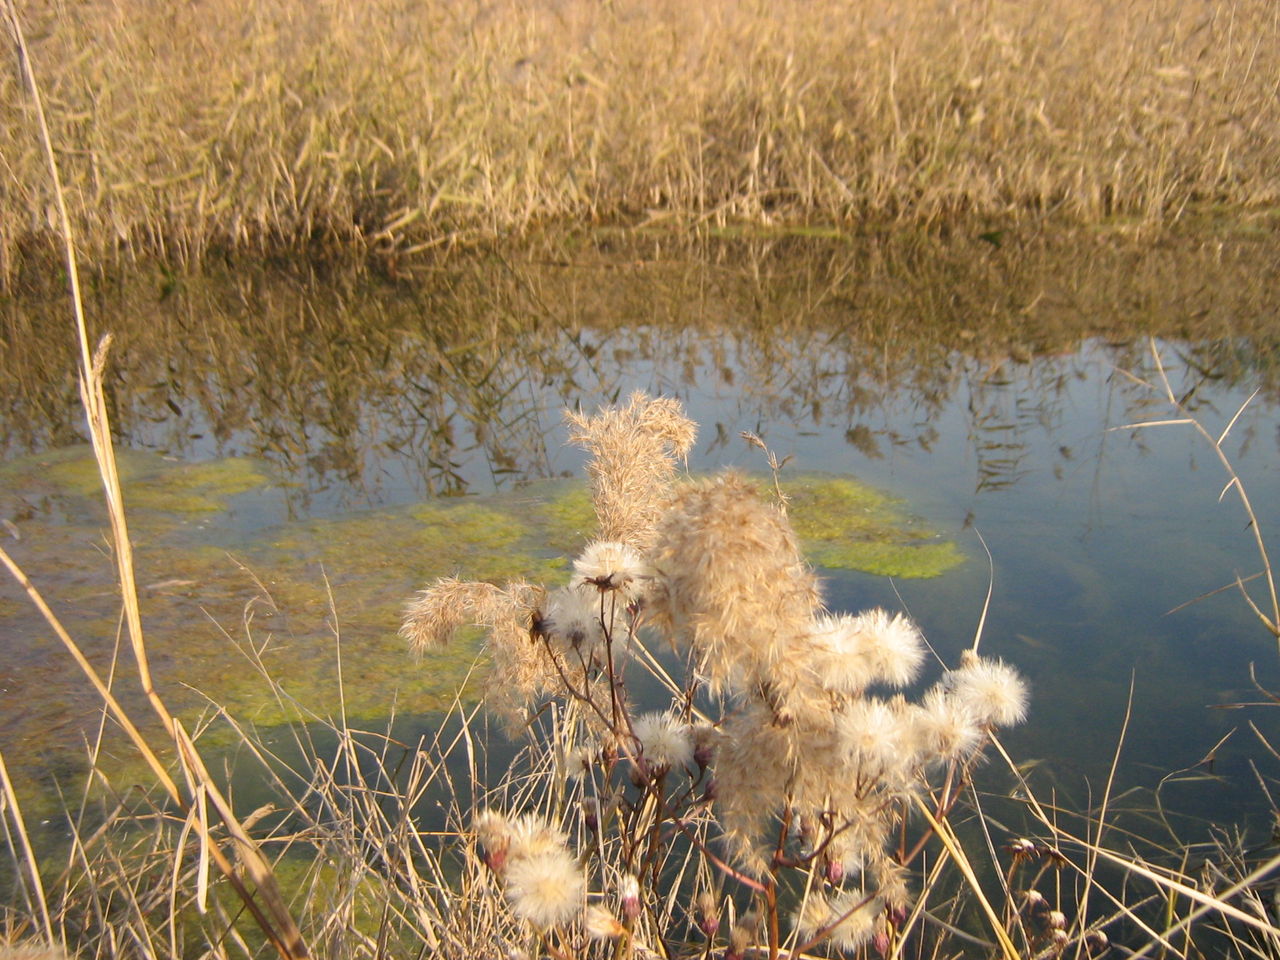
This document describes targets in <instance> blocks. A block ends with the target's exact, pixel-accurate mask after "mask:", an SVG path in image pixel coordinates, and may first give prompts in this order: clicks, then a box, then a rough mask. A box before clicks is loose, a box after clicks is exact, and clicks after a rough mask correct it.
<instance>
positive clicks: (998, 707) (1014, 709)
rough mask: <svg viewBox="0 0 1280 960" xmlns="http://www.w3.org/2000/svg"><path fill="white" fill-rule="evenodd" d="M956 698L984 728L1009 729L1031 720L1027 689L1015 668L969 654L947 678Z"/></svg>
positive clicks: (945, 679) (967, 653)
mask: <svg viewBox="0 0 1280 960" xmlns="http://www.w3.org/2000/svg"><path fill="white" fill-rule="evenodd" d="M943 680H944V683H945V684H946V685H947V687H948V688H949V689H950V690H951V693H952V696H954V697H955V698H956V701H957V702H958V703H959V704H960V705H961V706H962V707H963V708H964V709H966V710H968V711H969V712H970V713H971V714H972V715H973V718H974V719H975V720H976V721H977V722H978V723H980V724H983V725H987V724H989V725H991V726H995V727H1007V726H1010V725H1012V724H1015V723H1021V722H1022V721H1023V720H1025V719H1026V717H1027V685H1026V684H1025V683H1023V681H1022V678H1021V677H1019V676H1018V672H1017V671H1016V670H1014V669H1013V667H1011V666H1009V665H1008V664H1006V663H1004V662H1003V661H1001V660H985V659H983V658H981V657H978V656H976V655H974V654H972V653H971V652H966V655H965V657H964V659H963V660H962V662H961V665H960V669H959V670H953V671H951V672H950V673H948V674H947V675H946V676H945V677H944V678H943Z"/></svg>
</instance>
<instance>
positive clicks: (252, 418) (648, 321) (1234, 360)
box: [0, 238, 1277, 515]
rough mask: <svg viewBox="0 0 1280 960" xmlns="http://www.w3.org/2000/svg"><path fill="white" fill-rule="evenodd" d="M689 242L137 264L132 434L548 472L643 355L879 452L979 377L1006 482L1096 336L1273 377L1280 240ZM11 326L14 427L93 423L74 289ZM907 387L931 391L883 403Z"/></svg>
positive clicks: (645, 369) (120, 301)
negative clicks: (584, 419) (429, 255)
mask: <svg viewBox="0 0 1280 960" xmlns="http://www.w3.org/2000/svg"><path fill="white" fill-rule="evenodd" d="M697 253H698V256H696V257H695V256H691V253H690V251H689V250H688V249H686V248H677V249H675V250H668V249H666V247H665V246H664V243H663V242H662V241H657V240H655V241H651V242H645V241H643V240H632V241H629V242H628V243H625V244H624V243H622V242H621V241H604V240H600V241H598V242H596V243H582V244H579V245H577V246H572V247H566V246H564V245H560V246H555V247H552V246H550V245H549V246H548V247H547V248H546V249H532V250H524V251H520V252H519V253H508V254H500V253H498V252H491V253H489V254H487V255H482V256H472V257H467V258H460V259H456V260H448V261H444V262H442V263H440V264H438V265H437V266H436V267H434V268H433V269H432V270H431V271H430V272H429V273H427V274H425V275H423V276H421V277H419V278H418V279H417V280H416V281H415V282H414V283H413V284H387V283H383V282H379V281H377V280H375V279H371V278H367V277H363V278H362V277H357V276H351V275H342V276H324V275H319V274H316V273H304V274H298V273H289V272H276V273H269V272H265V271H263V270H262V269H260V268H257V269H253V270H248V271H245V270H228V271H226V272H225V273H223V274H221V275H218V276H205V277H199V278H173V277H170V276H167V275H153V276H131V277H129V278H128V279H126V280H122V281H119V282H118V283H108V282H105V281H104V282H102V283H100V284H99V285H98V288H97V290H96V296H95V297H94V299H93V302H92V304H91V310H90V312H91V318H92V321H93V325H94V327H95V328H96V329H97V330H99V331H111V332H112V333H113V334H115V336H116V338H117V344H118V346H117V348H116V350H115V357H114V363H113V365H112V376H113V380H112V391H111V398H112V400H113V403H114V414H115V426H116V430H117V433H118V435H119V437H120V439H121V440H122V441H123V442H124V443H126V444H127V445H130V446H135V447H144V448H149V449H155V450H158V451H162V452H165V453H168V454H171V455H174V456H179V457H183V458H197V459H199V458H207V457H216V456H227V455H232V454H243V455H248V456H253V457H260V458H263V459H265V460H266V461H268V462H269V463H270V464H272V465H273V466H274V467H275V469H276V470H277V471H278V472H279V474H280V475H281V476H282V477H284V478H286V480H287V484H288V487H287V497H288V500H289V503H290V504H291V506H292V507H293V509H294V510H295V511H296V512H297V513H298V514H300V515H306V514H309V513H311V512H313V511H315V510H317V509H319V510H321V511H322V512H323V511H326V510H329V509H334V508H338V507H348V506H352V505H355V504H358V503H367V504H372V503H380V502H387V501H394V500H395V499H398V498H403V497H404V496H405V495H407V494H408V493H409V492H415V493H421V492H443V493H455V494H456V493H461V492H464V491H467V490H469V489H474V488H475V487H476V486H477V485H479V487H480V488H484V487H487V486H490V485H501V484H504V483H508V482H510V481H512V480H523V479H528V478H530V477H540V476H545V475H547V474H548V473H550V472H553V471H554V470H555V466H554V464H553V459H554V457H553V452H554V451H553V450H552V449H551V448H549V446H548V443H547V434H548V433H549V432H552V431H553V430H554V426H555V424H556V422H557V420H558V410H559V409H560V408H562V407H563V406H565V405H566V404H573V403H578V402H581V401H583V400H584V399H585V401H586V402H589V403H590V402H595V401H596V400H597V399H600V398H608V397H611V396H615V395H617V394H618V392H619V391H620V390H621V389H623V388H624V385H625V384H627V383H631V382H635V381H637V380H639V379H643V378H646V377H647V378H648V380H649V385H650V386H652V387H655V388H658V389H662V390H664V391H667V392H680V391H682V390H689V389H697V390H700V391H704V392H712V393H714V394H715V395H717V396H719V397H722V398H724V399H725V400H726V401H728V402H732V403H733V404H734V405H735V406H736V407H737V408H738V409H739V410H742V411H749V413H750V414H751V415H752V417H753V418H754V419H755V421H756V423H757V425H758V426H759V427H760V428H761V429H765V428H768V429H772V430H774V431H794V430H806V429H819V430H824V431H832V430H836V431H838V432H839V434H840V435H841V436H842V437H843V439H844V442H846V443H848V444H850V445H852V446H854V447H855V448H857V449H858V450H860V451H861V452H862V453H864V454H865V455H867V456H869V457H877V456H883V455H884V453H885V451H886V450H887V449H888V448H889V447H892V446H901V445H904V444H915V445H919V446H922V447H925V448H927V447H929V446H930V445H931V444H933V443H935V442H936V440H937V436H936V430H935V427H934V426H933V422H934V421H935V420H936V418H937V416H938V414H939V412H940V411H941V410H942V409H944V408H945V407H946V406H947V405H948V404H951V403H953V402H962V403H965V404H966V405H967V407H968V409H969V412H970V414H971V416H970V422H969V424H968V427H967V430H968V432H969V433H970V434H971V436H972V440H973V444H974V449H975V451H976V452H977V454H978V457H979V469H978V482H979V484H981V485H982V486H984V487H991V488H999V487H1002V486H1006V485H1008V484H1009V483H1010V482H1014V481H1016V480H1017V478H1018V477H1019V476H1020V475H1021V474H1022V472H1023V470H1024V469H1025V461H1024V448H1023V446H1022V444H1021V440H1020V438H1021V437H1022V436H1023V435H1024V434H1025V432H1026V430H1027V429H1029V428H1034V427H1037V426H1039V425H1043V424H1045V423H1046V422H1049V421H1051V420H1052V419H1053V418H1054V416H1055V405H1056V404H1057V403H1058V402H1059V400H1058V398H1059V397H1061V395H1062V392H1063V387H1064V384H1065V382H1066V381H1068V380H1069V379H1070V378H1072V377H1074V376H1077V375H1078V371H1077V370H1073V364H1074V363H1075V361H1074V360H1073V357H1074V355H1075V352H1076V349H1077V347H1078V345H1079V344H1080V343H1081V342H1082V341H1084V340H1085V339H1088V338H1090V337H1098V336H1102V337H1104V338H1105V339H1106V341H1107V342H1108V343H1109V344H1113V346H1109V347H1108V350H1109V351H1110V352H1111V354H1112V362H1114V363H1115V364H1116V365H1117V366H1119V367H1122V368H1126V369H1137V370H1139V371H1141V370H1144V369H1145V366H1146V364H1147V362H1148V359H1147V357H1146V355H1145V352H1144V351H1143V349H1142V347H1141V345H1139V346H1138V347H1136V348H1135V347H1134V346H1133V345H1132V342H1133V340H1134V338H1135V337H1139V338H1140V337H1141V336H1142V335H1146V334H1155V335H1157V336H1163V337H1169V338H1176V339H1177V340H1178V341H1179V342H1181V343H1184V344H1185V346H1183V347H1180V348H1179V351H1178V354H1177V356H1176V357H1171V358H1170V359H1171V362H1173V363H1174V365H1175V367H1176V369H1177V376H1178V378H1179V381H1180V382H1183V381H1185V382H1186V384H1187V389H1188V390H1189V391H1194V388H1195V384H1196V383H1206V384H1207V383H1223V382H1225V383H1227V384H1231V383H1235V382H1237V381H1239V380H1241V379H1242V378H1248V379H1250V381H1251V382H1252V381H1256V382H1257V383H1258V384H1259V385H1260V386H1261V387H1262V389H1263V390H1264V392H1265V393H1266V395H1267V396H1268V397H1272V396H1274V395H1275V392H1276V389H1277V376H1276V369H1277V366H1276V357H1277V351H1276V343H1277V341H1276V334H1275V332H1274V330H1272V329H1271V326H1272V324H1271V321H1272V319H1273V317H1274V304H1273V303H1272V302H1271V300H1270V299H1269V297H1270V296H1271V294H1270V291H1271V290H1274V280H1275V279H1276V278H1275V276H1274V274H1275V267H1274V265H1273V263H1274V258H1269V254H1268V252H1267V251H1262V250H1257V249H1255V247H1254V246H1253V245H1250V244H1243V243H1240V244H1238V245H1237V246H1236V247H1233V248H1232V249H1230V250H1225V251H1224V250H1220V249H1218V248H1217V247H1216V246H1215V247H1213V248H1209V247H1206V246H1204V245H1200V246H1197V245H1195V244H1188V245H1187V246H1186V247H1185V248H1182V249H1170V250H1157V251H1153V252H1148V253H1147V254H1145V255H1144V256H1143V257H1142V258H1140V259H1135V256H1136V255H1135V253H1134V252H1133V250H1132V248H1130V247H1129V246H1127V245H1125V244H1124V243H1112V244H1108V243H1105V242H1102V241H1099V240H1097V239H1096V238H1086V239H1085V240H1083V241H1076V242H1074V243H1071V244H1066V243H1065V242H1064V243H1060V244H1054V245H1051V244H1046V243H1039V244H1031V245H1027V246H1024V247H1015V246H1014V245H1012V244H1007V245H1005V246H1004V247H1002V248H1001V249H999V250H996V249H993V248H991V247H990V246H989V245H988V244H984V243H981V242H979V241H969V242H960V241H952V242H949V243H945V244H942V243H922V242H920V241H919V240H915V241H913V240H898V241H890V240H867V241H866V242H865V243H858V244H839V245H833V244H832V243H830V242H814V241H804V240H800V239H796V238H790V239H780V240H775V241H769V242H766V241H755V242H747V241H738V242H726V243H723V244H719V245H716V246H714V247H711V248H709V249H703V250H699V251H697ZM1269 274H1270V275H1269ZM1268 284H1272V285H1271V286H1270V287H1269V286H1268ZM3 324H4V335H5V343H6V349H5V351H4V354H3V358H2V359H0V367H2V368H3V370H2V372H3V374H4V376H3V378H0V404H2V406H0V409H3V410H4V411H5V416H4V418H3V423H2V424H0V429H2V431H3V432H2V435H0V441H2V444H3V449H4V450H5V451H6V452H7V453H8V454H10V455H12V454H14V453H16V452H20V451H29V450H34V449H40V448H44V447H47V446H53V445H60V444H63V443H66V442H68V441H69V440H71V439H72V438H75V437H77V436H79V435H80V432H81V427H80V423H79V420H80V414H79V411H78V409H77V405H76V401H77V396H76V390H75V385H74V379H73V374H72V373H71V371H72V370H73V369H74V368H73V365H72V355H71V342H70V337H69V335H68V331H69V325H68V320H67V317H66V308H65V303H64V300H63V298H62V296H61V294H60V292H59V291H58V290H57V289H56V288H54V289H50V290H48V291H45V292H44V294H43V295H32V296H30V297H28V298H25V299H23V300H20V301H10V302H7V303H5V304H3ZM1015 380H1017V381H1019V389H1018V390H1017V391H1016V392H1017V394H1018V398H1017V400H1016V402H1014V403H1013V404H1012V405H1011V406H1009V405H1003V404H1002V403H1001V402H1000V398H1001V397H1002V396H1004V395H1005V394H1006V393H1007V391H1005V390H1004V388H1005V387H1006V386H1007V385H1009V384H1010V383H1012V382H1014V381H1015ZM1118 399H1119V402H1122V403H1126V404H1130V403H1141V402H1144V401H1142V399H1141V398H1140V397H1137V395H1136V394H1135V393H1134V392H1132V391H1128V392H1125V393H1124V395H1123V396H1122V397H1120V398H1118ZM888 404H893V405H895V406H897V407H899V408H901V407H902V406H904V405H909V406H910V407H911V408H912V409H913V410H914V411H915V417H914V418H913V419H912V420H911V421H910V422H903V421H902V419H901V418H895V419H894V422H893V423H892V424H889V423H887V422H886V417H885V415H884V411H885V409H886V406H887V405H888ZM714 429H715V428H714V426H713V427H712V431H713V434H712V435H713V437H719V438H720V441H721V443H723V441H724V439H725V437H726V436H728V435H727V434H724V433H720V434H716V433H714ZM712 442H713V448H714V443H715V441H714V440H713V441H712Z"/></svg>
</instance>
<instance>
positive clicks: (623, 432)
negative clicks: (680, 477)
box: [565, 392, 697, 550]
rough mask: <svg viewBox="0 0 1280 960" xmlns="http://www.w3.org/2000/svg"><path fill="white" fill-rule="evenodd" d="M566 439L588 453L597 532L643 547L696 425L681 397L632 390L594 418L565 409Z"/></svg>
mask: <svg viewBox="0 0 1280 960" xmlns="http://www.w3.org/2000/svg"><path fill="white" fill-rule="evenodd" d="M565 421H566V422H567V423H568V424H569V442H570V443H574V444H577V445H578V446H580V447H585V448H586V449H587V450H588V451H589V453H590V459H588V461H587V476H588V477H589V478H590V481H591V499H592V502H593V503H594V504H595V508H596V517H597V519H598V520H599V521H600V533H601V536H603V537H604V538H605V539H607V540H620V541H622V542H623V543H627V544H630V545H631V546H633V547H636V548H637V549H641V550H643V549H644V548H645V547H646V546H647V545H648V543H649V540H650V538H651V537H652V534H653V525H654V522H655V521H656V520H657V518H658V514H659V513H660V512H661V509H662V505H663V503H664V501H665V500H666V498H667V494H668V491H669V489H670V486H671V481H672V480H673V479H674V478H675V472H676V463H677V462H678V461H679V460H681V459H682V458H683V457H684V456H685V454H687V453H688V452H689V450H690V448H691V447H692V446H693V440H694V437H695V435H696V433H697V428H696V426H695V425H694V423H693V421H692V420H690V419H689V418H688V417H686V416H685V415H684V409H683V407H682V406H681V404H680V401H679V400H676V399H674V398H670V397H661V398H658V399H653V398H651V397H649V396H647V395H645V394H644V393H641V392H637V393H633V394H632V395H631V397H630V399H629V400H628V401H627V404H626V406H621V407H605V408H603V409H601V410H600V411H599V412H598V413H596V415H595V416H593V417H588V416H586V415H584V414H581V413H575V412H573V411H569V412H566V413H565Z"/></svg>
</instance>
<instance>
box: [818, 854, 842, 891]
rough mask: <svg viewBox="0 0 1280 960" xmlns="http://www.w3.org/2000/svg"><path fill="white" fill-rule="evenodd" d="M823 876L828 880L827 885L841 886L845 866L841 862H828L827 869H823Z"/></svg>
mask: <svg viewBox="0 0 1280 960" xmlns="http://www.w3.org/2000/svg"><path fill="white" fill-rule="evenodd" d="M823 876H825V877H826V878H827V883H829V884H831V885H832V886H833V887H835V886H839V884H840V881H841V880H843V879H844V864H843V863H841V862H840V861H839V860H828V861H827V864H826V867H825V868H824V869H823Z"/></svg>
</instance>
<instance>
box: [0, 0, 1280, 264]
mask: <svg viewBox="0 0 1280 960" xmlns="http://www.w3.org/2000/svg"><path fill="white" fill-rule="evenodd" d="M22 14H23V17H24V18H25V19H26V21H27V23H28V27H29V33H30V34H32V35H35V36H38V38H39V39H38V42H37V43H36V44H35V47H34V49H33V51H32V53H33V55H34V56H36V57H37V58H38V60H39V61H40V64H41V69H42V71H43V73H44V75H45V77H46V86H47V87H48V89H49V90H50V91H51V92H52V94H53V96H54V98H55V102H56V104H57V107H58V109H57V111H56V114H57V115H56V116H55V117H54V120H53V123H54V126H55V129H54V130H53V135H54V142H55V143H57V144H59V145H60V146H59V149H60V151H61V157H60V159H61V165H62V167H63V170H64V174H65V176H66V178H67V185H68V189H67V199H68V204H69V211H68V212H69V214H70V216H71V219H72V222H73V225H74V227H75V229H76V233H77V236H78V237H79V238H80V243H81V244H82V247H83V251H84V253H85V254H86V255H88V256H89V257H90V258H91V259H92V261H93V262H95V263H98V264H109V263H112V262H114V261H115V260H117V258H130V257H135V256H140V255H143V254H158V255H160V256H161V257H163V258H167V259H171V260H190V261H198V260H200V259H202V258H203V257H205V256H208V255H209V254H211V253H220V252H222V251H225V250H228V249H230V250H239V251H243V252H246V253H249V254H251V255H252V254H256V253H258V252H259V251H262V250H308V251H310V252H313V253H314V252H316V251H322V252H335V251H353V250H354V251H357V252H358V253H359V254H360V255H363V254H365V253H373V254H374V255H376V256H377V257H379V258H380V259H381V260H382V261H383V262H384V263H385V264H386V265H387V267H388V269H390V270H392V271H395V270H397V269H398V266H399V265H400V264H401V263H402V262H403V261H404V259H405V258H407V257H412V256H413V255H414V253H415V252H419V251H421V250H422V249H424V248H429V247H434V246H438V245H441V244H449V243H454V242H457V241H458V240H466V239H468V238H475V237H479V236H484V237H490V236H494V235H507V234H509V233H511V232H513V231H523V230H527V229H529V228H531V227H536V226H540V225H545V224H547V223H549V222H552V221H561V222H568V223H570V224H573V225H581V224H583V223H599V222H602V221H609V222H622V223H627V224H639V223H648V224H651V225H652V224H658V223H663V224H666V225H668V226H678V227H680V228H685V229H699V228H703V227H708V226H710V227H715V226H722V225H726V224H731V223H738V224H748V225H754V226H755V227H759V228H769V227H774V226H779V225H788V224H792V225H794V224H802V223H810V224H813V223H818V224H824V225H827V226H831V225H857V224H860V223H864V222H866V221H868V220H874V221H879V222H882V223H883V222H889V223H898V224H905V225H927V226H933V227H940V226H942V225H946V224H952V223H955V222H957V220H960V219H965V218H968V219H969V220H970V221H971V222H974V223H976V224H989V223H991V222H992V221H1001V222H1019V221H1021V222H1028V221H1034V222H1039V221H1041V220H1042V219H1044V218H1048V219H1049V220H1051V221H1055V222H1060V223H1086V224H1098V223H1103V222H1108V221H1115V220H1119V221H1120V222H1122V223H1130V224H1133V223H1139V224H1147V225H1149V226H1152V227H1158V226H1161V225H1167V224H1171V223H1176V222H1178V221H1181V220H1183V219H1186V218H1187V217H1189V216H1194V215H1197V213H1198V212H1199V211H1205V210H1207V211H1209V212H1210V213H1211V214H1215V215H1216V213H1218V212H1220V211H1223V210H1227V211H1230V212H1231V215H1232V216H1238V215H1240V214H1241V213H1242V212H1243V215H1244V216H1246V217H1262V218H1263V220H1264V222H1265V220H1266V218H1268V217H1273V215H1274V210H1275V208H1276V206H1277V203H1278V202H1280V192H1278V191H1280V188H1278V187H1277V183H1278V182H1280V181H1278V180H1277V177H1276V167H1275V159H1274V151H1273V149H1272V147H1271V144H1272V143H1273V142H1274V141H1275V139H1276V137H1277V130H1278V129H1280V128H1278V124H1280V106H1278V105H1277V104H1278V103H1280V95H1278V94H1280V88H1278V86H1277V84H1278V82H1280V81H1277V79H1276V78H1277V77H1280V22H1278V19H1277V18H1278V16H1280V14H1277V10H1276V7H1275V4H1273V3H1271V2H1269V0H1231V2H1229V3H1216V4H1210V5H1207V6H1206V5H1194V4H1190V5H1189V4H1186V3H1183V2H1180V0H1150V2H1143V3H1130V4H1096V3H1090V2H1087V0H1048V2H1042V3H1037V4H1026V3H1020V2H1016V0H983V2H978V0H960V2H957V3H950V4H938V3H933V2H930V0H900V2H896V3H894V4H892V5H891V6H888V7H886V6H885V5H884V4H882V3H877V2H873V0H857V2H854V3H852V4H850V3H847V2H839V0H818V2H805V3H800V2H794V0H787V2H783V3H763V2H760V3H736V2H731V0H713V2H709V3H699V4H687V3H680V2H676V0H624V2H618V3H611V4H605V5H601V4H596V3H591V2H589V0H568V2H564V3H558V4H556V5H554V6H553V7H546V6H545V5H542V4H532V3H527V2H525V0H498V2H496V3H491V2H480V0H465V2H461V3H422V4H404V3H401V2H398V0H368V2H365V3H361V4H355V5H351V4H340V3H329V2H319V3H317V2H306V0H277V2H273V3H269V4H249V5H244V4H237V3H233V2H230V0H212V2H208V3H202V4H198V5H189V4H188V5H155V4H146V3H137V2H124V3H118V4H65V3H59V2H53V0H38V2H37V0H32V2H28V3H25V4H23V9H22ZM16 81H17V77H16V75H11V74H9V73H3V74H0V138H2V139H3V142H5V143H6V144H7V145H8V146H7V148H6V156H5V163H4V164H3V165H0V278H5V277H11V276H13V275H14V274H15V273H16V272H17V271H18V270H20V269H21V268H22V266H23V264H24V263H28V262H29V261H31V260H32V259H33V258H37V257H38V254H39V251H40V250H42V249H43V248H45V247H46V246H48V243H49V241H50V240H51V239H52V237H54V236H56V234H57V231H58V228H57V224H56V217H50V215H49V211H50V210H51V209H52V208H53V205H54V198H53V195H52V192H51V191H50V189H49V187H48V185H47V180H46V178H44V177H42V176H41V175H40V170H41V168H42V166H43V161H42V159H41V157H40V154H39V148H38V145H37V144H36V143H35V142H34V141H33V140H32V138H31V136H30V124H29V115H28V111H27V109H26V106H25V100H24V95H23V93H22V89H21V84H20V83H18V82H16ZM1268 211H1269V212H1268ZM983 229H990V227H989V226H987V227H983Z"/></svg>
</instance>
